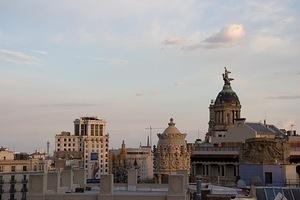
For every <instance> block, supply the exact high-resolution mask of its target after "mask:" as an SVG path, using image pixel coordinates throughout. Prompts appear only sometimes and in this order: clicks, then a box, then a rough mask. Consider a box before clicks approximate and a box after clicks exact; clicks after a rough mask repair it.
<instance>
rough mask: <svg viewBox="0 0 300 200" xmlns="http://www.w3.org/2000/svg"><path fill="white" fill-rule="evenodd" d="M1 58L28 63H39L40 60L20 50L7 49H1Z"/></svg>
mask: <svg viewBox="0 0 300 200" xmlns="http://www.w3.org/2000/svg"><path fill="white" fill-rule="evenodd" d="M0 60H3V61H6V62H13V63H23V64H27V65H32V64H37V63H39V62H40V60H39V59H38V58H36V57H34V56H31V55H29V54H25V53H23V52H20V51H10V50H6V49H0Z"/></svg>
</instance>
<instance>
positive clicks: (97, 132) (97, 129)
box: [95, 124, 99, 136]
mask: <svg viewBox="0 0 300 200" xmlns="http://www.w3.org/2000/svg"><path fill="white" fill-rule="evenodd" d="M95 135H96V136H99V125H98V124H96V125H95Z"/></svg>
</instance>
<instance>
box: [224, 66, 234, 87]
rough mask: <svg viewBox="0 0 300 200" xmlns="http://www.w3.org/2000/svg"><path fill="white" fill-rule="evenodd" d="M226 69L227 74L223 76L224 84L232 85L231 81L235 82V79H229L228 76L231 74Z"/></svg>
mask: <svg viewBox="0 0 300 200" xmlns="http://www.w3.org/2000/svg"><path fill="white" fill-rule="evenodd" d="M224 69H225V73H224V74H222V75H223V80H224V83H225V85H230V81H233V80H234V79H233V78H229V76H228V75H229V74H230V73H231V72H230V71H228V70H227V68H226V67H224Z"/></svg>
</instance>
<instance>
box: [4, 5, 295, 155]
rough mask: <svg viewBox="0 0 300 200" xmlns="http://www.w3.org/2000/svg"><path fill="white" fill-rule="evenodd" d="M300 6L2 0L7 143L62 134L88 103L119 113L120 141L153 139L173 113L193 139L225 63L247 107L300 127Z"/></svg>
mask: <svg viewBox="0 0 300 200" xmlns="http://www.w3.org/2000/svg"><path fill="white" fill-rule="evenodd" d="M299 11H300V3H299V2H298V1H296V0H294V1H263V3H261V1H226V3H225V2H224V1H197V0H185V1H183V0H173V1H170V0H169V1H166V0H160V1H150V0H122V1H114V0H112V1H101V0H90V1H83V0H82V1H79V0H72V1H71V0H59V1H55V0H54V1H40V0H39V1H38V0H36V1H32V0H27V1H10V0H2V1H0V99H1V101H0V110H1V112H0V127H1V132H0V134H1V144H0V145H2V146H6V147H10V148H14V149H15V150H17V151H33V150H34V149H35V148H44V147H45V145H46V141H47V140H50V141H51V142H52V145H53V141H54V140H53V139H54V135H55V134H56V133H59V132H60V131H63V130H69V131H72V130H73V120H74V119H75V118H78V117H80V116H85V115H92V116H99V117H100V118H104V119H106V120H107V121H108V130H109V133H110V137H111V147H118V146H120V145H121V141H122V140H123V139H125V140H126V143H127V145H128V146H138V145H139V143H140V142H142V143H145V141H146V137H147V134H148V132H147V131H146V130H145V128H146V127H148V126H150V125H151V126H152V127H158V128H164V127H166V126H167V123H168V120H169V118H170V117H173V118H174V119H175V122H176V123H177V127H178V128H179V129H180V130H182V132H186V133H188V138H187V139H188V141H189V142H192V141H194V140H195V139H196V138H197V136H198V132H200V135H201V137H203V135H204V134H205V132H206V130H207V122H208V106H209V102H210V100H211V99H214V98H215V97H216V96H217V93H218V92H219V91H220V90H221V88H222V85H223V82H222V77H221V75H222V73H223V68H224V67H225V66H227V67H228V69H229V70H230V71H232V76H233V78H235V80H234V82H233V83H232V87H233V89H234V90H235V91H236V93H237V94H238V96H239V98H240V101H241V104H242V116H243V117H246V118H247V120H248V121H262V120H263V119H264V118H266V119H267V121H268V122H269V123H273V124H275V125H277V126H279V127H282V128H289V127H290V125H291V124H295V125H296V126H295V128H296V129H297V130H299V127H300V117H299V113H300V112H299V111H300V106H299V100H300V89H299V84H300V65H299V63H300V42H299V41H300V40H299V39H300V35H299V32H300V21H299V13H300V12H299ZM198 130H199V131H198ZM161 131H162V130H161ZM156 140H157V137H156V136H155V134H153V141H154V142H156Z"/></svg>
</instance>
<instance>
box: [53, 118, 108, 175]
mask: <svg viewBox="0 0 300 200" xmlns="http://www.w3.org/2000/svg"><path fill="white" fill-rule="evenodd" d="M108 145H109V135H108V133H107V129H106V121H104V120H103V119H98V118H97V117H81V118H79V119H76V120H75V121H74V134H73V135H72V134H71V133H69V132H62V133H61V134H58V135H56V136H55V155H56V158H58V159H59V158H65V159H67V160H68V162H72V160H73V158H74V159H76V160H79V161H78V163H79V165H80V166H78V167H83V168H84V169H85V170H86V171H87V173H86V179H87V181H89V180H91V181H93V180H97V179H99V177H100V174H107V173H108ZM80 158H81V160H82V162H80Z"/></svg>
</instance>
